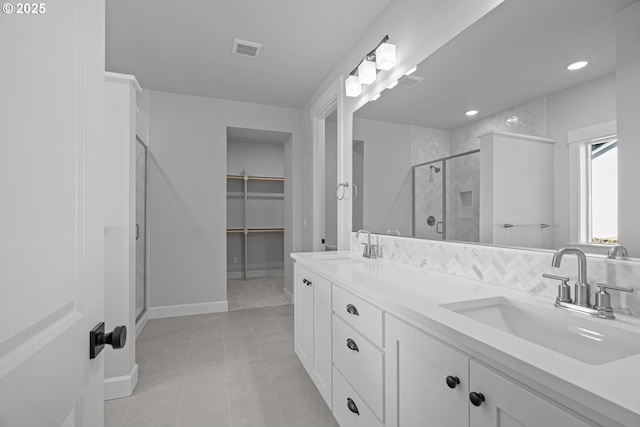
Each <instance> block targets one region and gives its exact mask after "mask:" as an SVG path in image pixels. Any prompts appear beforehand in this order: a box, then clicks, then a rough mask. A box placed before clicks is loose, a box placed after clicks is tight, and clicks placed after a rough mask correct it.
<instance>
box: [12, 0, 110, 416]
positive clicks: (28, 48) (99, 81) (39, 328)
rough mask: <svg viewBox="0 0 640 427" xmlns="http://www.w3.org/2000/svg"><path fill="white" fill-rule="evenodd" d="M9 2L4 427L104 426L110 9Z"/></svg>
mask: <svg viewBox="0 0 640 427" xmlns="http://www.w3.org/2000/svg"><path fill="white" fill-rule="evenodd" d="M1 3H3V4H4V6H3V11H2V12H0V195H1V202H0V203H1V205H0V426H2V427H48V426H54V427H58V426H65V427H66V426H87V427H99V426H102V425H103V381H104V379H103V357H104V356H103V354H104V353H103V354H100V355H99V356H98V358H96V359H93V360H89V331H90V329H91V328H93V327H94V326H95V325H96V324H97V323H98V322H100V321H102V320H103V310H104V307H103V305H104V302H103V295H104V294H103V292H104V290H103V280H104V279H103V237H104V226H103V221H102V201H103V194H102V182H101V180H102V170H101V165H102V141H103V138H104V129H103V127H104V98H103V91H104V1H103V0H92V1H88V0H56V1H53V2H46V3H40V4H39V5H36V7H33V5H32V4H31V3H30V4H29V5H27V4H26V3H24V6H20V5H19V4H18V3H17V2H13V1H12V0H7V1H3V2H1ZM9 12H11V13H9ZM19 12H22V13H19ZM27 12H29V13H27Z"/></svg>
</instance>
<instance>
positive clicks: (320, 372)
mask: <svg viewBox="0 0 640 427" xmlns="http://www.w3.org/2000/svg"><path fill="white" fill-rule="evenodd" d="M310 288H311V292H312V293H313V368H312V371H313V372H312V378H313V380H314V382H315V384H316V387H318V390H319V391H320V394H321V395H322V397H323V398H324V400H325V401H326V402H327V405H329V407H331V282H329V281H328V280H327V279H325V278H323V277H320V276H318V275H316V274H313V273H312V274H311V286H310Z"/></svg>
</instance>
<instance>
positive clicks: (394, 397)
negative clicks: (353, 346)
mask: <svg viewBox="0 0 640 427" xmlns="http://www.w3.org/2000/svg"><path fill="white" fill-rule="evenodd" d="M385 330H386V334H385V335H386V341H387V348H386V354H387V358H386V370H385V371H386V398H387V399H386V408H387V426H388V427H410V426H420V425H433V426H443V427H444V426H452V427H453V426H455V427H462V426H467V425H468V424H469V357H468V356H466V355H465V354H463V353H460V352H459V351H457V350H454V349H453V348H452V347H449V346H448V345H445V344H443V343H441V342H440V341H438V340H436V339H435V338H432V337H431V336H429V335H427V334H426V333H424V332H423V331H421V330H419V329H417V328H414V327H413V326H410V325H409V324H407V323H405V322H403V321H401V320H399V319H397V318H395V317H394V316H390V315H387V317H386V327H385Z"/></svg>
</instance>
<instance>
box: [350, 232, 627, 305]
mask: <svg viewBox="0 0 640 427" xmlns="http://www.w3.org/2000/svg"><path fill="white" fill-rule="evenodd" d="M372 238H373V239H374V241H375V239H377V243H378V245H379V247H380V249H381V255H382V257H383V258H385V259H389V260H393V261H397V262H401V263H404V264H409V265H414V266H418V267H422V268H428V269H430V270H434V271H439V272H442V273H448V274H452V275H455V276H461V277H466V278H469V279H474V280H479V281H481V282H485V283H489V284H493V285H496V286H502V287H505V288H510V289H515V290H519V291H522V292H531V293H534V294H538V295H542V296H545V297H548V298H549V299H550V300H553V299H555V297H556V294H557V282H556V281H555V280H550V279H544V278H543V277H542V274H543V273H551V274H559V275H563V276H568V277H571V280H572V282H575V281H576V280H577V274H578V266H577V258H576V257H574V256H568V257H565V258H563V260H562V267H561V268H553V267H551V258H552V257H553V252H552V251H542V250H540V251H534V250H524V249H511V248H499V247H494V246H483V245H474V244H464V243H454V242H443V241H434V240H422V239H412V238H407V237H396V236H385V235H376V236H372ZM365 239H366V236H364V235H362V236H360V238H359V239H356V238H355V233H353V234H352V242H351V248H352V251H353V252H357V253H360V250H361V248H362V244H361V243H364V242H365ZM587 267H588V274H587V277H588V279H589V283H590V284H592V285H595V284H596V283H608V284H616V285H619V286H627V287H633V288H636V291H635V292H634V293H631V294H628V293H618V292H611V295H612V296H611V299H612V306H613V307H614V309H615V310H616V311H619V312H623V313H627V314H632V315H634V316H640V262H634V261H621V260H608V259H604V258H595V257H589V258H588V262H587ZM594 289H595V287H594Z"/></svg>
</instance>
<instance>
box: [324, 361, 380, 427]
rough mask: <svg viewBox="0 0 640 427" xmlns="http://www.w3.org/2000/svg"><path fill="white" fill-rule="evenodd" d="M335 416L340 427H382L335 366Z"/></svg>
mask: <svg viewBox="0 0 640 427" xmlns="http://www.w3.org/2000/svg"><path fill="white" fill-rule="evenodd" d="M354 411H357V413H356V412H354ZM333 416H334V417H336V421H338V424H340V427H382V424H380V421H378V419H377V418H376V416H375V415H374V414H373V412H372V411H371V409H369V407H368V406H367V405H366V404H365V403H364V400H363V399H362V398H361V397H360V396H359V395H358V393H356V392H355V391H354V390H353V388H351V386H350V385H349V384H348V383H347V381H346V380H345V379H344V377H343V376H342V375H341V374H340V372H339V371H338V370H337V369H336V368H335V366H334V368H333Z"/></svg>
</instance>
